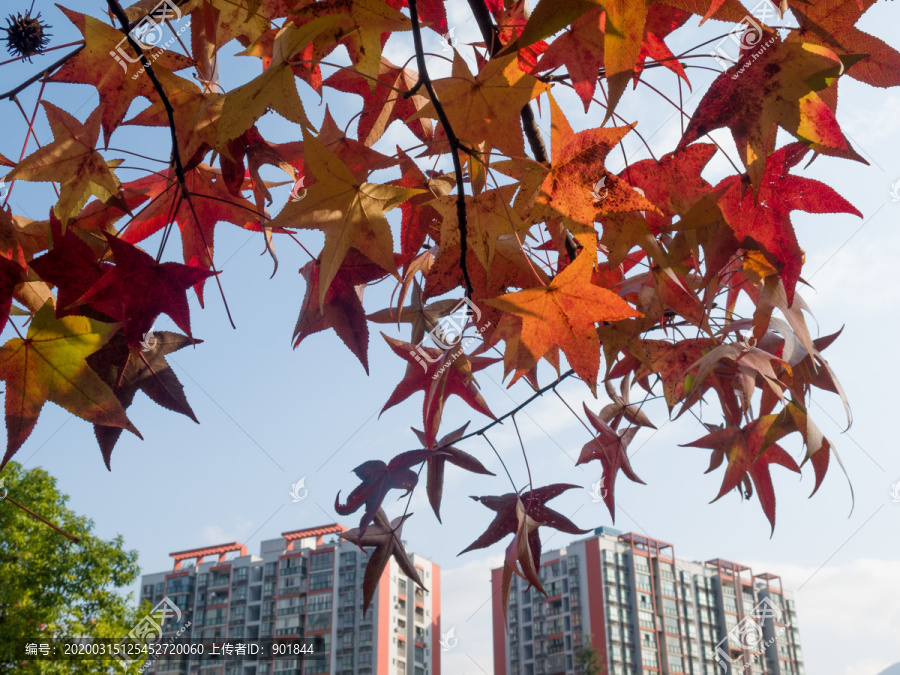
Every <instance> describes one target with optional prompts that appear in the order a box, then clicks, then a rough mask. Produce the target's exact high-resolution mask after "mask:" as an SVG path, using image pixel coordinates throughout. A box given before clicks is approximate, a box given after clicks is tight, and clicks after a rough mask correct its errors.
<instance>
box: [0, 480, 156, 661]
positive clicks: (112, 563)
mask: <svg viewBox="0 0 900 675" xmlns="http://www.w3.org/2000/svg"><path fill="white" fill-rule="evenodd" d="M2 479H3V486H4V489H3V490H0V495H4V496H5V497H6V499H3V500H0V578H2V581H3V582H2V583H0V673H24V674H26V675H56V674H59V675H63V674H65V673H76V674H79V675H80V674H84V675H87V674H88V673H97V672H102V671H105V670H106V666H105V665H103V664H102V663H101V662H97V661H92V660H88V659H85V660H74V661H68V660H61V659H60V660H41V659H31V660H24V659H21V658H15V657H16V655H18V656H21V649H20V650H19V651H18V652H17V651H16V650H15V647H16V641H17V640H31V641H34V640H39V639H40V638H45V639H53V638H63V637H65V638H75V637H84V638H107V639H115V640H118V639H121V638H122V637H123V636H124V635H126V634H127V633H128V631H130V630H131V629H132V628H133V627H134V625H135V624H136V623H137V621H138V619H139V618H140V616H141V615H142V614H141V612H140V611H138V610H137V609H136V608H135V606H134V598H133V596H132V595H131V594H130V593H129V594H127V595H126V594H125V592H124V591H125V590H126V589H127V588H128V587H129V586H131V585H132V584H133V583H134V582H135V581H136V580H137V578H138V573H139V569H138V566H137V557H138V556H137V551H129V550H126V549H125V548H124V547H123V540H122V537H121V536H117V537H116V538H115V539H112V540H110V541H105V540H103V539H100V538H99V537H97V536H96V535H95V534H94V532H93V531H94V522H93V521H92V520H90V519H89V518H86V517H84V516H80V515H78V514H76V513H74V512H73V511H71V510H70V509H69V508H67V506H66V502H67V500H68V496H67V495H64V494H61V493H60V492H59V491H58V490H57V488H56V480H55V479H54V478H52V477H51V476H50V475H48V474H47V472H46V471H44V470H43V469H30V470H27V471H26V470H25V469H23V468H22V467H21V466H20V465H19V464H18V463H16V462H10V463H8V464H7V465H6V468H5V469H4V471H3V474H2ZM11 499H15V500H16V501H17V502H21V503H22V504H23V505H25V506H27V507H28V508H29V509H31V510H33V511H35V512H37V513H39V514H40V515H41V516H43V517H45V518H47V519H48V520H51V521H52V522H54V523H56V524H58V525H59V526H60V527H62V528H63V529H65V530H66V531H67V532H69V533H70V534H72V535H73V536H75V537H77V538H78V539H79V543H77V544H73V543H71V542H70V541H68V540H67V539H66V538H65V537H63V536H62V535H60V534H59V533H58V532H55V531H54V530H52V529H50V528H49V527H47V526H46V525H45V524H43V523H41V522H39V521H38V520H36V519H35V518H33V517H32V516H31V515H29V514H28V513H26V512H25V511H24V510H22V509H20V508H16V507H15V506H14V505H13V504H11V503H9V501H8V500H11ZM144 605H145V607H144V608H143V609H144V610H148V609H149V603H146V602H145V603H144ZM144 613H146V611H144ZM19 646H20V647H21V645H19ZM135 672H136V671H135Z"/></svg>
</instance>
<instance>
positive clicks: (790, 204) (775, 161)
mask: <svg viewBox="0 0 900 675" xmlns="http://www.w3.org/2000/svg"><path fill="white" fill-rule="evenodd" d="M807 151H808V148H807V147H806V146H805V145H804V144H803V143H791V144H789V145H786V146H784V147H783V148H781V149H779V150H777V151H776V152H775V153H774V154H772V155H770V156H769V157H767V158H766V168H765V171H764V172H763V176H762V182H761V184H760V189H759V197H758V198H757V199H754V195H753V191H752V190H749V189H747V187H748V186H747V183H745V182H744V181H743V180H742V178H741V177H740V176H729V177H728V178H726V179H724V180H723V181H722V182H721V183H719V185H717V186H716V189H717V190H718V189H719V188H728V190H727V192H725V193H724V194H723V195H722V196H721V197H720V198H719V202H718V204H719V208H721V209H722V215H723V216H725V221H726V222H727V223H728V226H729V227H730V228H731V229H732V231H733V232H734V236H735V239H737V241H738V243H741V244H742V245H743V246H744V247H745V248H757V246H754V245H753V244H752V243H749V244H748V243H747V241H746V240H748V239H750V240H752V241H753V242H756V244H758V245H759V246H762V248H763V251H764V252H765V253H767V254H768V255H767V256H766V257H767V258H769V259H770V262H772V264H777V265H778V267H779V268H780V270H781V278H782V280H783V281H784V288H785V291H786V292H787V299H788V304H789V305H790V304H791V303H793V300H794V289H795V288H796V286H797V281H798V280H799V278H800V268H801V267H802V265H803V252H802V251H801V250H800V245H799V244H798V243H797V235H796V234H795V233H794V227H793V225H791V219H790V212H791V211H806V212H807V213H852V214H853V215H855V216H859V217H860V218H862V213H860V212H859V211H858V210H857V209H856V208H855V207H854V206H853V205H852V204H851V203H850V202H848V201H847V200H846V199H844V198H843V197H841V196H840V195H839V194H838V193H837V192H835V191H834V190H833V189H832V188H831V187H829V186H827V185H825V184H824V183H820V182H819V181H817V180H812V179H810V178H803V177H801V176H794V175H791V174H790V173H789V171H790V170H791V169H792V168H793V167H794V166H796V165H797V163H798V162H800V160H801V159H803V156H804V155H805V154H806V153H807Z"/></svg>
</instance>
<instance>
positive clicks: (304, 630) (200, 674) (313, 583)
mask: <svg viewBox="0 0 900 675" xmlns="http://www.w3.org/2000/svg"><path fill="white" fill-rule="evenodd" d="M345 531H346V528H345V527H343V526H342V525H337V524H333V525H324V526H321V527H313V528H308V529H303V530H295V531H292V532H284V533H282V535H281V537H279V538H278V539H271V540H268V541H263V542H262V543H261V545H260V554H259V556H255V555H248V554H247V547H246V546H243V545H241V544H239V543H231V544H223V545H220V546H207V547H203V548H196V549H191V550H189V551H179V552H176V553H172V554H170V555H171V556H172V558H174V560H175V564H174V569H173V570H170V571H167V572H158V573H156V574H145V575H144V576H143V577H142V582H141V598H142V599H146V600H148V601H149V602H150V603H151V604H152V605H154V606H155V605H156V604H158V603H159V602H160V601H162V599H163V598H168V601H169V602H171V603H173V604H174V605H175V606H177V607H178V608H179V610H180V612H181V616H180V617H179V620H178V622H177V623H175V622H174V617H172V618H170V619H167V620H166V622H165V624H164V633H163V637H164V638H167V637H169V636H171V635H173V634H175V633H176V632H177V631H179V630H183V627H184V626H185V625H188V628H187V629H186V630H184V632H183V633H182V634H181V637H182V638H227V639H235V640H238V639H244V640H256V639H258V638H275V637H283V638H285V639H288V638H290V637H297V638H309V637H318V638H321V642H320V644H323V648H322V649H321V650H317V651H316V653H315V655H307V656H304V657H303V658H302V661H301V659H299V658H289V657H288V658H278V659H271V658H270V659H268V660H258V661H253V660H249V659H248V660H243V661H238V660H235V659H230V660H227V661H225V662H223V661H222V660H220V659H215V658H212V657H207V658H204V659H194V660H192V661H190V662H188V663H178V662H177V661H175V660H166V659H160V660H159V661H157V662H155V663H154V664H153V667H152V669H149V670H148V671H145V672H154V673H166V674H173V675H174V674H182V675H214V674H215V675H274V674H276V673H277V674H278V675H313V674H316V675H320V674H326V673H335V674H337V675H407V674H408V675H440V672H441V670H440V653H441V649H440V644H439V640H440V617H441V595H440V589H441V570H440V567H439V566H438V565H436V564H435V563H433V562H431V561H430V560H428V559H426V558H424V557H422V556H420V555H416V554H410V558H411V560H412V562H413V564H414V565H415V567H416V568H417V570H418V572H419V576H420V577H421V579H422V582H423V583H424V584H425V586H426V587H427V588H428V590H427V591H423V590H422V588H420V587H418V586H416V584H415V583H414V581H413V580H412V579H411V578H409V577H407V576H406V575H405V574H404V573H403V572H402V571H401V570H400V567H399V565H397V562H396V560H394V559H393V558H391V559H390V561H389V563H388V565H387V567H386V568H385V570H384V572H383V574H382V575H381V579H380V581H379V582H378V589H377V591H376V593H375V598H374V600H373V601H372V604H371V606H370V607H369V609H368V612H366V614H365V615H364V614H363V612H362V580H363V576H364V574H365V569H366V563H367V562H368V560H369V555H368V553H367V552H363V551H361V550H360V549H359V548H358V547H357V546H356V545H355V544H352V543H350V542H347V541H343V540H342V539H341V538H340V537H339V536H337V535H339V533H341V532H345ZM207 558H213V560H209V561H207V560H206V559H207Z"/></svg>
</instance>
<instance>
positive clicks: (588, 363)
mask: <svg viewBox="0 0 900 675" xmlns="http://www.w3.org/2000/svg"><path fill="white" fill-rule="evenodd" d="M581 243H582V244H583V245H584V249H583V250H582V251H581V253H580V254H579V255H578V256H577V257H576V258H575V262H573V263H572V264H571V265H569V266H568V267H566V269H565V270H563V271H562V272H561V273H560V274H558V275H557V276H556V277H555V278H554V279H553V280H552V281H551V282H550V284H549V285H548V286H543V287H538V288H528V289H525V290H524V291H517V292H515V293H507V294H506V295H502V296H500V297H499V298H493V299H491V300H486V301H485V302H487V304H489V305H493V306H494V307H497V308H498V309H501V310H503V311H505V312H510V313H512V314H517V315H519V316H521V317H522V334H521V342H522V344H523V345H524V346H525V347H527V348H528V349H529V350H530V351H531V353H532V354H533V355H534V357H535V359H539V358H541V357H542V356H543V355H544V354H545V353H547V351H548V350H549V349H550V348H551V347H552V346H553V345H557V346H558V347H559V348H560V349H562V351H563V353H564V354H565V355H566V358H567V359H568V361H569V365H571V366H572V368H573V369H574V370H575V373H576V374H577V375H578V376H579V377H581V379H582V380H584V382H585V383H586V384H587V385H588V386H589V387H590V388H591V391H592V392H594V394H595V395H596V391H597V372H598V370H599V368H600V340H599V338H598V337H597V330H596V328H595V325H594V324H596V323H598V322H602V321H620V320H622V319H628V318H631V317H638V316H641V314H640V313H638V312H637V311H635V310H634V309H633V308H632V307H631V306H630V305H629V304H628V303H626V302H625V301H624V300H623V299H622V298H620V297H619V296H618V295H616V294H615V293H613V292H612V291H610V290H607V289H605V288H600V287H599V286H595V285H594V284H592V283H591V272H592V270H593V266H594V262H595V260H596V257H597V252H596V246H597V244H596V239H594V238H592V237H590V236H585V237H582V238H581Z"/></svg>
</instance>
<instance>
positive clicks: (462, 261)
mask: <svg viewBox="0 0 900 675" xmlns="http://www.w3.org/2000/svg"><path fill="white" fill-rule="evenodd" d="M107 1H108V2H115V0H107ZM409 13H410V16H411V18H412V29H413V42H414V43H415V48H416V65H417V66H418V68H419V84H417V85H416V87H415V89H418V87H419V85H422V86H424V87H425V89H426V90H428V96H429V97H430V98H431V103H432V105H434V109H435V112H436V113H437V116H438V120H440V122H441V126H442V127H444V133H446V134H447V142H448V143H449V144H450V156H451V158H452V159H453V171H454V173H455V174H456V221H457V226H458V227H459V266H460V268H461V269H462V273H463V281H464V282H465V284H466V297H467V298H471V297H472V280H471V279H470V278H469V268H468V264H467V262H466V255H467V253H468V248H469V247H468V234H469V231H468V224H467V220H466V192H465V183H464V181H463V170H462V164H461V163H460V161H459V151H460V148H461V144H460V142H459V139H458V138H457V137H456V134H455V133H453V127H451V126H450V120H449V119H448V118H447V113H446V111H445V110H444V107H443V106H442V105H441V102H440V101H439V100H438V97H437V93H436V92H435V91H434V85H433V84H432V82H431V78H430V77H429V76H428V68H427V66H426V65H425V49H424V47H423V46H422V28H421V26H420V25H419V14H418V8H417V7H416V0H409ZM469 161H471V159H470V160H469Z"/></svg>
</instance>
